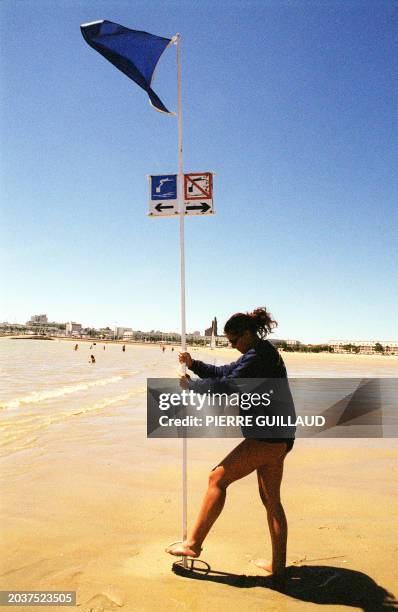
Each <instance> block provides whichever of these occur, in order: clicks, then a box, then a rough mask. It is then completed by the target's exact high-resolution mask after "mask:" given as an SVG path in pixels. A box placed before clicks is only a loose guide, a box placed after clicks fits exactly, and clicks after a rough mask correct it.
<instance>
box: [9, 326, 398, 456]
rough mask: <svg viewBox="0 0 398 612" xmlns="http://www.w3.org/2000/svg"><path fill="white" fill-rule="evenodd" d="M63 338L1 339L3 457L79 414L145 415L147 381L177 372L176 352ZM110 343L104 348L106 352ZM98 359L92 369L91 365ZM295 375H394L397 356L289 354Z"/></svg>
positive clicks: (224, 357)
mask: <svg viewBox="0 0 398 612" xmlns="http://www.w3.org/2000/svg"><path fill="white" fill-rule="evenodd" d="M74 346H75V343H74V342H68V341H60V340H53V341H50V340H13V339H8V338H2V339H1V340H0V385H1V395H0V431H1V444H0V454H2V455H4V454H7V455H8V454H10V453H12V452H16V451H20V450H23V449H26V448H28V447H31V446H34V445H39V444H40V435H41V432H43V430H46V429H48V428H51V427H52V426H53V425H54V424H57V423H62V422H64V423H67V422H68V421H70V420H71V419H73V418H74V417H76V416H77V415H81V414H87V415H89V414H92V415H93V416H95V417H97V418H98V417H99V416H101V415H102V414H105V413H106V414H107V415H109V413H110V412H112V410H116V409H119V408H124V409H128V410H132V411H134V410H135V411H138V410H139V411H140V413H142V414H144V410H145V404H146V379H147V378H148V377H157V378H160V377H174V376H178V374H179V371H180V370H179V366H178V363H177V354H178V347H176V348H175V350H174V352H171V350H170V348H169V347H168V348H167V349H166V351H165V352H164V353H163V352H162V351H161V349H160V347H159V346H142V345H126V352H123V351H122V346H121V345H120V344H107V345H104V344H103V343H98V342H97V343H96V345H95V346H94V345H92V347H90V343H87V342H80V343H79V348H78V350H77V351H75V350H74ZM104 346H105V350H104ZM92 354H93V355H94V356H95V359H96V363H95V364H91V363H90V355H92ZM192 354H193V356H194V357H195V358H199V359H204V360H205V361H207V362H209V363H215V364H222V363H226V362H230V361H233V360H236V358H237V357H238V354H237V352H236V351H232V350H216V351H214V352H210V351H208V350H207V351H206V353H203V352H201V351H197V350H193V351H192ZM284 359H285V361H286V364H287V367H288V371H289V375H290V376H291V377H297V376H299V377H301V376H311V377H345V378H349V377H356V376H362V377H372V376H373V377H384V376H387V377H389V376H397V371H398V368H397V361H398V360H397V359H396V358H393V357H387V358H382V357H379V358H378V357H363V356H351V355H348V356H346V355H316V354H298V353H285V354H284Z"/></svg>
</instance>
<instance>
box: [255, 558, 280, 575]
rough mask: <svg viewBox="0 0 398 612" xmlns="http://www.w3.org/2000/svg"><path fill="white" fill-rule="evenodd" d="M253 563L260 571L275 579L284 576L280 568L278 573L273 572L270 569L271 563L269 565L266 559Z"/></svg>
mask: <svg viewBox="0 0 398 612" xmlns="http://www.w3.org/2000/svg"><path fill="white" fill-rule="evenodd" d="M253 563H254V565H256V566H257V567H260V568H261V569H263V570H265V571H266V572H268V573H269V574H272V575H273V576H275V578H283V576H284V575H285V568H281V569H279V570H278V571H274V570H273V569H272V563H270V562H269V561H267V560H266V559H256V561H253Z"/></svg>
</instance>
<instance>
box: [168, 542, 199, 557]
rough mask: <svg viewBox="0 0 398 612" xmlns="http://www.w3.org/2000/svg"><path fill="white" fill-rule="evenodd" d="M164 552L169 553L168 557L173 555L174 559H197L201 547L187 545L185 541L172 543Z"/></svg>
mask: <svg viewBox="0 0 398 612" xmlns="http://www.w3.org/2000/svg"><path fill="white" fill-rule="evenodd" d="M165 551H166V552H167V553H169V555H174V556H175V557H193V558H196V557H199V555H200V553H201V552H202V548H201V546H199V545H198V544H189V543H188V542H187V541H185V542H173V543H172V544H169V545H168V546H167V548H165Z"/></svg>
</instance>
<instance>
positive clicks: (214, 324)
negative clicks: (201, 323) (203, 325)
mask: <svg viewBox="0 0 398 612" xmlns="http://www.w3.org/2000/svg"><path fill="white" fill-rule="evenodd" d="M213 332H214V335H215V336H218V332H217V317H214V319H213V320H212V322H211V326H210V327H208V328H207V329H205V336H211V335H212V334H213Z"/></svg>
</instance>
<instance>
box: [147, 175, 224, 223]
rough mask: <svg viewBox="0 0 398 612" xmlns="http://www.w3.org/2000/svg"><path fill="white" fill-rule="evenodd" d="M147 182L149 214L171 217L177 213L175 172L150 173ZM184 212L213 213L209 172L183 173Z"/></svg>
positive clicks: (211, 179) (211, 177)
mask: <svg viewBox="0 0 398 612" xmlns="http://www.w3.org/2000/svg"><path fill="white" fill-rule="evenodd" d="M149 183H150V197H149V213H148V214H149V216H151V217H173V216H174V215H178V198H177V174H157V175H151V176H150V177H149ZM184 214H185V215H212V214H214V209H213V175H212V173H211V172H194V173H192V172H190V173H189V174H184Z"/></svg>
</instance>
